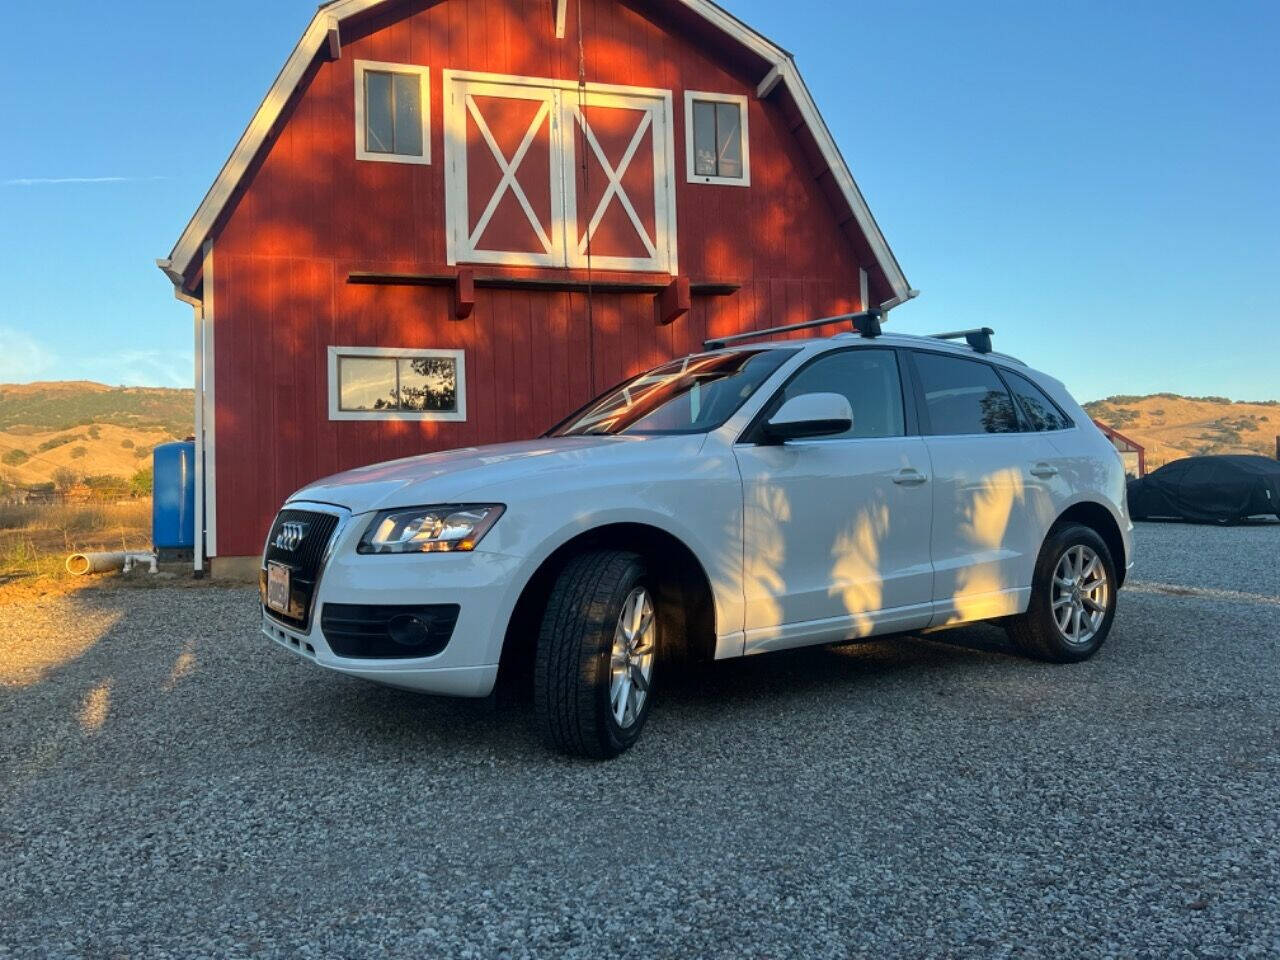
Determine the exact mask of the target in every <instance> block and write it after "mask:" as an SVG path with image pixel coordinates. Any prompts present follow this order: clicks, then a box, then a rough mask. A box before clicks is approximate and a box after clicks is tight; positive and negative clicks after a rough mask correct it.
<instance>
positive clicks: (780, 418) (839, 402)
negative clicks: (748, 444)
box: [763, 393, 853, 443]
mask: <svg viewBox="0 0 1280 960" xmlns="http://www.w3.org/2000/svg"><path fill="white" fill-rule="evenodd" d="M852 426H853V407H851V406H849V401H848V399H847V398H845V397H842V396H841V395H840V394H838V393H806V394H804V395H802V396H799V397H792V398H791V399H790V400H788V401H787V402H786V403H784V404H783V405H782V406H781V407H780V408H779V409H778V412H777V413H775V414H774V415H773V416H772V417H770V418H769V420H768V422H767V423H766V424H765V425H764V431H763V433H764V439H765V443H786V442H787V441H788V440H803V439H805V438H807V437H829V436H832V435H833V434H837V433H844V432H845V431H846V430H848V429H849V428H850V427H852Z"/></svg>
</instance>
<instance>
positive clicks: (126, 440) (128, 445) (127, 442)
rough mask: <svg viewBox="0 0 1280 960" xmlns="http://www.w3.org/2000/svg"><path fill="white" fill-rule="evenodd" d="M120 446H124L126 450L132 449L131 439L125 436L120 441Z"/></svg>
mask: <svg viewBox="0 0 1280 960" xmlns="http://www.w3.org/2000/svg"><path fill="white" fill-rule="evenodd" d="M120 446H122V447H124V448H125V449H126V450H132V449H133V441H132V440H130V439H129V438H128V437H125V438H124V439H123V440H121V441H120Z"/></svg>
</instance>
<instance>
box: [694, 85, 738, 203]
mask: <svg viewBox="0 0 1280 960" xmlns="http://www.w3.org/2000/svg"><path fill="white" fill-rule="evenodd" d="M684 122H685V151H686V153H687V155H688V165H689V182H690V183H712V184H723V185H727V186H735V187H749V186H751V158H750V155H749V152H748V139H747V98H746V97H740V96H734V95H733V94H728V93H701V92H698V91H696V90H688V91H686V92H685V95H684Z"/></svg>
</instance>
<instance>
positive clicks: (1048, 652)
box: [1006, 523, 1119, 663]
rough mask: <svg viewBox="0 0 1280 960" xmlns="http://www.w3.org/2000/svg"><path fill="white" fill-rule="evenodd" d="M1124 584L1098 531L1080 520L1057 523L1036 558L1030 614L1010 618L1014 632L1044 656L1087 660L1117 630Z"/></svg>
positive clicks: (1019, 642) (1033, 653)
mask: <svg viewBox="0 0 1280 960" xmlns="http://www.w3.org/2000/svg"><path fill="white" fill-rule="evenodd" d="M1118 583H1119V580H1118V579H1117V577H1116V568H1115V561H1114V560H1113V559H1112V557H1111V551H1110V550H1108V549H1107V545H1106V542H1105V541H1104V540H1103V539H1102V537H1100V536H1099V535H1098V534H1097V532H1095V531H1094V530H1093V529H1091V528H1089V527H1086V526H1084V525H1083V524H1078V523H1069V524H1063V525H1062V526H1060V527H1055V528H1054V529H1053V530H1051V531H1050V533H1049V536H1048V538H1047V539H1046V540H1045V543H1044V546H1043V547H1042V548H1041V550H1040V556H1039V558H1037V560H1036V569H1035V575H1034V578H1033V580H1032V584H1031V600H1030V603H1029V604H1028V606H1027V612H1026V613H1024V614H1022V615H1021V616H1018V617H1012V618H1010V619H1009V620H1008V621H1007V622H1006V628H1007V630H1008V633H1009V636H1010V638H1011V639H1012V640H1013V642H1014V643H1015V644H1017V646H1018V647H1019V648H1020V649H1021V650H1022V651H1023V652H1024V653H1026V654H1028V655H1029V656H1033V657H1037V658H1038V659H1041V660H1050V661H1053V662H1055V663H1077V662H1079V661H1081V660H1087V659H1088V658H1089V657H1091V656H1093V655H1094V654H1095V653H1097V652H1098V648H1099V647H1101V646H1102V644H1103V642H1104V641H1105V640H1106V639H1107V634H1109V633H1110V632H1111V623H1112V621H1113V620H1114V619H1115V613H1116V589H1117V585H1118Z"/></svg>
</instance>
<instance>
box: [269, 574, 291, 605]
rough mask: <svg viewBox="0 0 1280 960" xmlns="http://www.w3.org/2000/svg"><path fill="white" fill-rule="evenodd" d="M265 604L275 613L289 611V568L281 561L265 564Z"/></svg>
mask: <svg viewBox="0 0 1280 960" xmlns="http://www.w3.org/2000/svg"><path fill="white" fill-rule="evenodd" d="M267 606H268V607H270V608H271V609H272V610H275V611H276V612H277V613H288V612H289V568H288V567H286V566H285V565H284V564H283V563H276V562H275V561H271V562H269V563H268V564H267Z"/></svg>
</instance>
